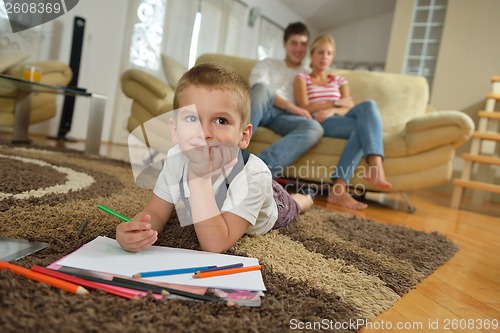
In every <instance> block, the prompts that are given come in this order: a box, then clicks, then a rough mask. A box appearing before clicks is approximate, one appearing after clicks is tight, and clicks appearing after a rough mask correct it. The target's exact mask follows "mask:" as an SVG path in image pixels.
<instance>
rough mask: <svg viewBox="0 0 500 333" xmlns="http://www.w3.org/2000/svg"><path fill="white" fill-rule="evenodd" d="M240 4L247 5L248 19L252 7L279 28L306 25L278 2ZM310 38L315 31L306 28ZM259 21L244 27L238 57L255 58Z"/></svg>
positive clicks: (264, 0)
mask: <svg viewBox="0 0 500 333" xmlns="http://www.w3.org/2000/svg"><path fill="white" fill-rule="evenodd" d="M241 2H243V3H245V4H247V5H248V8H247V13H246V17H247V18H248V13H249V11H250V9H251V8H252V7H259V8H260V10H261V15H263V16H265V17H267V18H269V19H270V20H272V21H273V22H275V23H277V24H278V25H280V26H281V27H283V28H285V27H286V26H287V25H288V24H290V23H293V22H299V21H300V22H303V23H306V24H307V22H305V20H304V18H303V17H301V16H300V15H299V14H297V13H295V12H294V11H292V10H290V9H289V8H288V7H285V6H284V5H283V4H282V3H281V2H279V1H269V0H242V1H241ZM308 28H309V30H310V33H311V36H314V35H315V34H316V30H315V29H313V28H312V27H310V26H309V27H308ZM258 29H259V21H257V22H256V23H255V25H254V26H253V27H249V26H248V24H246V25H245V28H244V29H243V34H242V37H241V40H243V41H244V43H242V44H241V47H240V52H239V55H240V56H242V57H249V58H256V45H257V37H258Z"/></svg>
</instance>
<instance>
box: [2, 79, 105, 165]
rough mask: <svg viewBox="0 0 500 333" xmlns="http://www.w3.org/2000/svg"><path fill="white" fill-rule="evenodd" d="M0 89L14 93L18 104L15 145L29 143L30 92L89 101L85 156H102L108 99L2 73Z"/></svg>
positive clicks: (14, 134)
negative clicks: (102, 140)
mask: <svg viewBox="0 0 500 333" xmlns="http://www.w3.org/2000/svg"><path fill="white" fill-rule="evenodd" d="M0 89H1V90H2V91H5V92H10V91H12V92H13V94H14V95H15V97H13V98H15V99H16V104H15V110H14V129H13V134H12V142H13V143H29V142H31V141H30V139H29V136H28V127H29V117H30V112H31V93H33V92H37V93H49V94H59V95H66V96H80V97H85V98H90V110H89V111H90V112H89V118H88V124H87V138H86V140H85V153H87V154H94V155H97V154H99V148H100V146H101V136H102V123H103V119H104V110H105V108H106V99H107V97H106V96H103V95H99V94H95V93H91V92H88V91H86V90H84V89H75V88H68V87H58V86H52V85H48V84H44V83H39V82H32V81H26V80H23V79H20V78H17V77H14V76H9V75H5V74H0Z"/></svg>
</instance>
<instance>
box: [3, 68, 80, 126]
mask: <svg viewBox="0 0 500 333" xmlns="http://www.w3.org/2000/svg"><path fill="white" fill-rule="evenodd" d="M21 60H22V59H21ZM31 64H32V65H34V66H36V67H38V68H40V70H41V72H42V77H41V80H40V82H41V83H44V84H49V85H54V86H66V85H67V84H68V83H69V81H70V80H71V78H72V76H73V73H72V71H71V68H70V67H69V66H68V65H66V64H64V63H62V62H60V61H39V62H34V63H31ZM23 69H24V65H23V64H22V61H20V63H19V64H15V65H14V66H11V67H9V68H7V69H6V70H5V71H3V74H6V75H10V76H14V77H18V78H22V77H23ZM16 97H17V91H16V89H15V88H4V87H1V86H0V126H5V127H12V126H13V125H14V110H15V105H16V102H17V99H16ZM56 98H57V95H56V94H53V93H40V92H35V93H32V95H31V99H30V103H31V112H30V118H29V123H30V124H36V123H39V122H42V121H45V120H48V119H51V118H52V117H54V116H55V115H56V111H57V109H56Z"/></svg>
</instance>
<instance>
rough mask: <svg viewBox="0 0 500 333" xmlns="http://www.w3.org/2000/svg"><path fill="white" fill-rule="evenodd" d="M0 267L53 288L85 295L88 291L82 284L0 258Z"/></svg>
mask: <svg viewBox="0 0 500 333" xmlns="http://www.w3.org/2000/svg"><path fill="white" fill-rule="evenodd" d="M0 269H9V270H11V271H12V272H14V273H16V274H19V275H22V276H24V277H26V278H28V279H31V280H33V281H38V282H43V283H47V284H49V285H51V286H52V287H55V288H58V289H61V290H65V291H69V292H71V293H73V294H79V295H86V294H88V293H89V291H88V290H87V289H85V288H83V287H82V286H79V285H77V284H74V283H71V282H68V281H64V280H61V279H58V278H55V277H52V276H48V275H46V274H42V273H38V272H34V271H32V270H30V269H27V268H24V267H21V266H17V265H14V264H11V263H8V262H5V261H2V260H0Z"/></svg>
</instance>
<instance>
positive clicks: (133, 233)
mask: <svg viewBox="0 0 500 333" xmlns="http://www.w3.org/2000/svg"><path fill="white" fill-rule="evenodd" d="M150 220H151V216H150V215H144V216H143V217H142V219H141V220H140V221H132V222H122V223H120V224H119V225H117V226H116V241H117V242H118V244H120V246H121V247H122V248H123V249H124V250H126V251H129V252H140V251H143V250H145V249H147V248H148V247H150V246H151V245H153V243H154V242H156V240H157V239H158V232H157V231H156V230H154V229H151V224H150V223H149V221H150Z"/></svg>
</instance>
